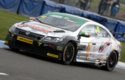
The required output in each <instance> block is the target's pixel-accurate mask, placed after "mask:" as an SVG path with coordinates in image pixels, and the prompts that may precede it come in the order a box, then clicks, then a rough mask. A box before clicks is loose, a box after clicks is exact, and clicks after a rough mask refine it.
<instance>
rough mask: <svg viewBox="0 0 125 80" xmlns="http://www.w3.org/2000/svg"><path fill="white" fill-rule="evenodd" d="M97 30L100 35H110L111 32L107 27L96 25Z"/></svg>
mask: <svg viewBox="0 0 125 80" xmlns="http://www.w3.org/2000/svg"><path fill="white" fill-rule="evenodd" d="M96 30H97V35H98V37H110V35H109V33H108V32H107V31H106V30H105V29H103V28H101V27H99V26H96Z"/></svg>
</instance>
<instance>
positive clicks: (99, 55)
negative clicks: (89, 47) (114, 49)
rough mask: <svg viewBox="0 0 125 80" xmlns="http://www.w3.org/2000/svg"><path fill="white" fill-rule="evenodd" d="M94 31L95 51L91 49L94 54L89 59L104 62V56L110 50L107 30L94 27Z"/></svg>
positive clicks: (109, 37) (109, 38)
mask: <svg viewBox="0 0 125 80" xmlns="http://www.w3.org/2000/svg"><path fill="white" fill-rule="evenodd" d="M96 31H97V37H96V38H95V40H94V43H95V44H96V46H95V48H96V49H95V50H94V49H93V52H94V54H93V55H92V57H91V58H93V59H95V60H104V59H106V57H107V56H106V55H107V53H108V51H109V50H110V48H111V46H110V45H111V36H110V34H109V33H108V32H107V30H106V29H105V28H103V27H101V26H96Z"/></svg>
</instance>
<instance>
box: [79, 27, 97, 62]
mask: <svg viewBox="0 0 125 80" xmlns="http://www.w3.org/2000/svg"><path fill="white" fill-rule="evenodd" d="M81 32H84V33H86V34H88V33H89V34H90V35H91V36H90V37H82V36H80V38H79V43H78V53H77V61H78V60H80V61H81V60H89V57H90V55H91V54H92V53H93V51H92V49H93V47H94V46H96V44H95V43H94V42H95V41H94V40H95V37H96V36H97V31H96V27H95V26H94V25H87V26H85V27H83V29H82V30H81V31H80V33H81Z"/></svg>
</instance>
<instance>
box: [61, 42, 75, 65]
mask: <svg viewBox="0 0 125 80" xmlns="http://www.w3.org/2000/svg"><path fill="white" fill-rule="evenodd" d="M74 55H75V46H74V45H73V44H72V43H71V42H69V43H68V44H67V45H66V46H65V47H64V51H63V59H62V60H63V63H64V64H70V63H71V62H72V61H73V59H74Z"/></svg>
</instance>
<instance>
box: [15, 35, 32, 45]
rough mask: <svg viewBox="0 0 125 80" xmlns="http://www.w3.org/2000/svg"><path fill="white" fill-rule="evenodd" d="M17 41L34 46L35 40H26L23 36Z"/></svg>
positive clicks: (18, 37)
mask: <svg viewBox="0 0 125 80" xmlns="http://www.w3.org/2000/svg"><path fill="white" fill-rule="evenodd" d="M17 40H18V41H21V42H25V43H28V44H33V40H31V39H27V38H24V37H21V36H17Z"/></svg>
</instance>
